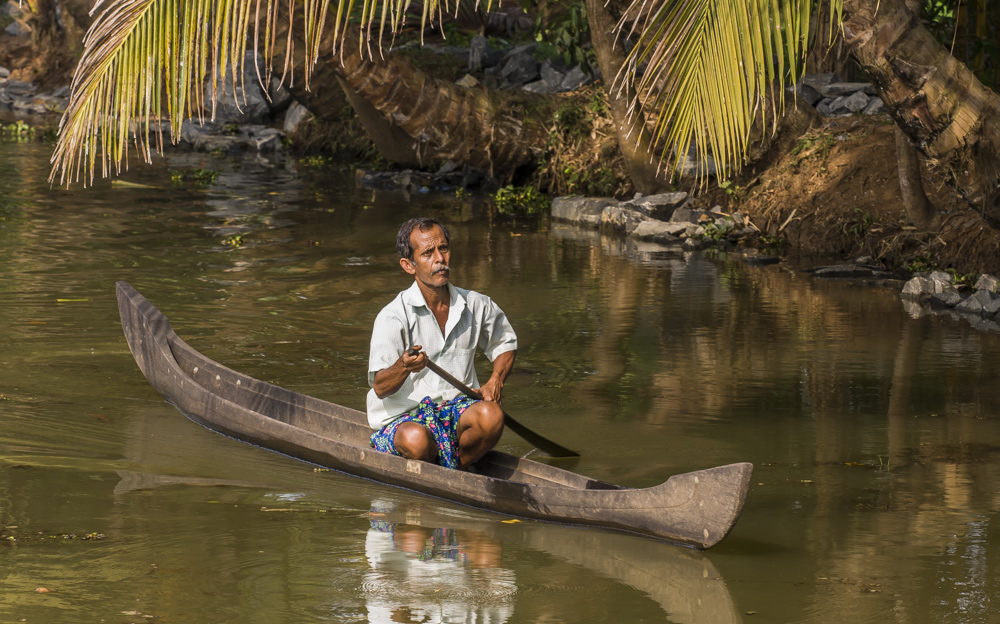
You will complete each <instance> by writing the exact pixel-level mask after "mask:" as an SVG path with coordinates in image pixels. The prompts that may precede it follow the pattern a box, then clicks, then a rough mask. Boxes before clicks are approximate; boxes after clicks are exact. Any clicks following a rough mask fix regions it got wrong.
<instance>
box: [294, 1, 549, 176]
mask: <svg viewBox="0 0 1000 624" xmlns="http://www.w3.org/2000/svg"><path fill="white" fill-rule="evenodd" d="M286 16H287V13H283V14H282V15H280V16H279V18H278V20H277V23H278V28H277V33H276V36H275V37H276V40H277V41H285V40H286V39H287V37H288V27H289V23H288V19H287V17H286ZM292 28H293V32H292V39H293V42H294V47H293V56H292V59H291V65H292V67H293V69H294V71H295V75H296V81H295V82H294V83H293V84H292V85H291V90H292V93H293V94H294V95H295V96H296V97H297V98H299V99H300V101H301V100H303V99H305V97H306V94H318V95H323V94H325V93H327V92H328V91H330V90H335V91H337V92H339V91H340V89H341V86H343V87H344V90H345V92H346V93H347V95H348V100H349V101H350V102H351V103H352V105H353V106H354V108H355V112H357V113H358V118H359V120H360V121H361V122H362V124H363V125H364V126H365V129H366V131H367V132H368V134H369V136H370V137H371V138H372V140H373V142H375V143H376V147H378V148H379V151H380V152H381V153H382V155H383V157H385V158H386V159H387V160H392V161H395V162H400V163H401V164H408V165H412V164H419V165H422V166H425V167H426V166H433V165H436V164H440V163H444V162H445V161H448V160H451V161H454V162H456V163H458V164H464V165H469V166H472V167H476V168H479V169H483V170H485V171H488V172H490V175H492V176H493V177H495V178H497V179H498V180H500V182H501V183H505V182H507V181H509V180H510V179H511V178H512V177H513V176H514V174H515V172H516V171H517V170H518V169H520V168H522V167H525V166H529V165H534V164H536V163H537V162H538V160H539V156H540V155H541V153H542V152H543V151H544V150H545V145H546V142H547V140H548V129H547V127H546V124H545V121H546V120H548V119H550V118H551V115H552V113H553V112H554V110H555V107H556V105H557V100H556V99H555V98H553V97H546V96H540V95H536V94H532V93H528V92H506V91H496V90H490V89H487V88H485V87H481V86H479V87H473V88H465V87H459V86H458V85H455V84H454V83H451V82H447V81H444V80H438V79H435V78H432V77H430V76H428V75H427V74H426V73H424V72H423V71H421V70H419V69H417V67H416V66H414V65H413V63H411V62H409V61H408V60H406V59H405V58H402V57H400V56H398V55H394V54H391V53H389V52H388V51H387V50H386V51H385V57H384V58H376V59H372V58H369V56H368V54H367V52H366V50H367V47H364V48H362V47H361V46H359V45H358V34H357V33H356V32H349V33H347V35H346V36H345V38H344V41H343V44H342V46H338V49H337V52H336V54H331V53H330V52H329V51H330V50H332V49H333V43H334V42H333V29H332V28H326V29H325V32H324V34H323V41H322V43H321V49H322V50H324V52H322V53H321V54H320V60H319V63H317V65H316V69H315V71H314V73H313V75H312V77H311V78H310V81H309V89H310V91H306V89H305V84H304V81H303V80H302V76H303V72H304V66H305V65H304V63H305V58H304V52H305V49H306V48H305V42H304V39H303V37H302V33H303V32H304V30H303V26H302V21H301V19H300V18H298V17H296V20H295V23H294V24H293V26H292ZM338 43H339V42H338ZM371 47H372V50H373V52H374V53H375V54H376V55H378V50H377V47H376V42H372V46H371ZM275 48H276V49H275V59H274V66H275V72H276V73H277V72H279V71H280V68H281V67H282V66H283V65H284V62H285V61H284V53H285V51H284V49H283V48H284V46H283V45H280V44H279V45H278V46H275ZM338 81H339V84H338ZM305 105H306V106H307V107H308V108H310V110H312V111H314V114H316V112H319V114H320V115H321V114H322V112H321V109H322V107H316V108H313V106H312V105H311V104H305Z"/></svg>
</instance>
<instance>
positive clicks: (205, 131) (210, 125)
mask: <svg viewBox="0 0 1000 624" xmlns="http://www.w3.org/2000/svg"><path fill="white" fill-rule="evenodd" d="M221 131H222V125H221V124H218V123H215V122H213V121H205V122H203V123H200V122H199V121H198V120H197V119H185V120H184V122H183V123H182V124H181V141H184V142H185V143H190V144H192V145H194V144H195V142H196V141H197V140H198V137H201V136H206V135H212V134H218V133H219V132H221Z"/></svg>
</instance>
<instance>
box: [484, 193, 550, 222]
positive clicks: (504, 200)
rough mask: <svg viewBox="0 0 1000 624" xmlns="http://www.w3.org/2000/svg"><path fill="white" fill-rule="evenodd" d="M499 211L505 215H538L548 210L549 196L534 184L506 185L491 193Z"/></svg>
mask: <svg viewBox="0 0 1000 624" xmlns="http://www.w3.org/2000/svg"><path fill="white" fill-rule="evenodd" d="M491 198H492V199H493V205H494V206H496V209H497V212H499V213H500V214H504V215H512V216H518V215H537V214H542V213H545V212H548V210H549V206H550V205H551V204H552V202H551V200H549V198H548V196H547V195H545V194H543V193H540V192H538V189H536V188H535V187H533V186H522V187H514V186H505V187H503V188H501V189H499V190H497V192H496V193H493V195H491Z"/></svg>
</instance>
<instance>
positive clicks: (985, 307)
mask: <svg viewBox="0 0 1000 624" xmlns="http://www.w3.org/2000/svg"><path fill="white" fill-rule="evenodd" d="M998 299H1000V296H998V295H996V294H994V293H991V292H990V291H988V290H977V291H976V292H975V293H973V294H972V295H970V296H969V297H968V298H967V299H965V301H962V302H960V303H958V304H957V305H955V310H957V311H958V312H964V313H966V314H972V315H975V316H980V317H982V316H990V317H991V316H993V315H994V314H996V313H997V310H1000V301H998Z"/></svg>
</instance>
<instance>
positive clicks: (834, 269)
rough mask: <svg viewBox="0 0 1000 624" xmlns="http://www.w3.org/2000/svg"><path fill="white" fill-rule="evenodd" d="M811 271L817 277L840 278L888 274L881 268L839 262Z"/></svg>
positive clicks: (867, 277)
mask: <svg viewBox="0 0 1000 624" xmlns="http://www.w3.org/2000/svg"><path fill="white" fill-rule="evenodd" d="M810 272H811V273H812V274H813V275H815V276H816V277H826V278H840V279H869V278H874V277H885V276H886V274H885V272H884V271H882V270H880V269H877V268H873V267H867V266H860V265H857V264H838V265H835V266H826V267H819V268H816V269H813V270H812V271H810ZM904 288H905V286H904Z"/></svg>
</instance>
